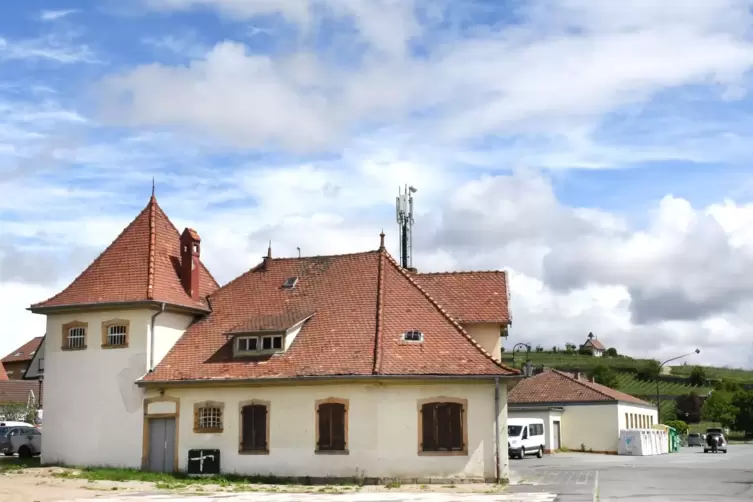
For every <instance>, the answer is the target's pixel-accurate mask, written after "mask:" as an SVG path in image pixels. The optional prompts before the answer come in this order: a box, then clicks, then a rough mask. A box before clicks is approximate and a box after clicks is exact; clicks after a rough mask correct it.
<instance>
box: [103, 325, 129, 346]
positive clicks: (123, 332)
mask: <svg viewBox="0 0 753 502" xmlns="http://www.w3.org/2000/svg"><path fill="white" fill-rule="evenodd" d="M127 334H128V328H127V327H126V326H123V325H122V324H118V325H115V326H110V327H109V328H107V345H125V344H126V342H127V341H128V340H127Z"/></svg>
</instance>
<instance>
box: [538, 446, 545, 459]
mask: <svg viewBox="0 0 753 502" xmlns="http://www.w3.org/2000/svg"><path fill="white" fill-rule="evenodd" d="M543 456H544V447H543V446H539V451H537V452H536V458H541V457H543Z"/></svg>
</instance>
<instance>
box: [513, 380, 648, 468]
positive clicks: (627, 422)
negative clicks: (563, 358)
mask: <svg viewBox="0 0 753 502" xmlns="http://www.w3.org/2000/svg"><path fill="white" fill-rule="evenodd" d="M507 414H508V416H509V417H510V418H541V419H543V420H544V440H545V442H544V448H545V449H546V450H547V451H552V450H558V449H561V448H568V449H570V450H581V449H582V448H586V449H587V451H593V452H594V453H596V452H598V453H609V454H612V453H617V444H618V440H619V436H620V430H621V429H645V428H650V427H653V426H654V424H657V423H658V419H657V413H656V406H654V405H652V404H650V403H647V402H646V401H643V400H641V399H638V398H637V397H633V396H631V395H629V394H625V393H624V392H619V391H617V390H614V389H611V388H609V387H606V386H604V385H600V384H598V383H595V382H593V381H590V380H587V379H585V378H584V377H582V376H581V375H580V373H577V374H576V375H575V376H573V375H569V374H567V373H565V372H562V371H557V370H545V371H544V372H543V373H540V374H538V375H536V376H533V377H530V378H526V379H525V380H523V381H521V382H520V383H519V384H518V385H516V386H515V387H514V388H513V389H512V390H511V391H510V394H509V396H508V408H507Z"/></svg>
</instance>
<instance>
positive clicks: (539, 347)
mask: <svg viewBox="0 0 753 502" xmlns="http://www.w3.org/2000/svg"><path fill="white" fill-rule="evenodd" d="M536 352H544V347H542V346H541V345H537V346H536Z"/></svg>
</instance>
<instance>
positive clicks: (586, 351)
mask: <svg viewBox="0 0 753 502" xmlns="http://www.w3.org/2000/svg"><path fill="white" fill-rule="evenodd" d="M578 354H580V355H581V356H592V355H594V353H593V352H591V349H589V348H588V347H581V348H579V349H578Z"/></svg>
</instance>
